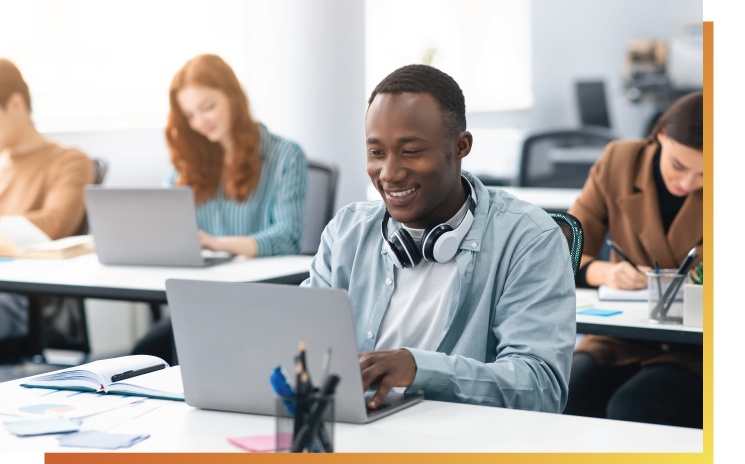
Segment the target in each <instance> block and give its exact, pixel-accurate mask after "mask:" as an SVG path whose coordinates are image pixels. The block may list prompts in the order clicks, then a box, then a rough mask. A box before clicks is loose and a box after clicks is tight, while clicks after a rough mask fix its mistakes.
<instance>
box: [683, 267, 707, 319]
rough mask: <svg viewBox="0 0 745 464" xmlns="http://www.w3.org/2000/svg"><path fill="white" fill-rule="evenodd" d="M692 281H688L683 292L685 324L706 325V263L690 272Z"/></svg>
mask: <svg viewBox="0 0 745 464" xmlns="http://www.w3.org/2000/svg"><path fill="white" fill-rule="evenodd" d="M690 278H691V283H686V285H685V290H684V293H683V324H684V325H690V326H693V327H703V326H704V263H701V264H699V265H698V266H697V267H696V269H694V270H692V271H691V273H690Z"/></svg>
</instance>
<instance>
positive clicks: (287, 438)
mask: <svg viewBox="0 0 745 464" xmlns="http://www.w3.org/2000/svg"><path fill="white" fill-rule="evenodd" d="M288 403H293V404H294V408H288ZM290 409H294V410H295V411H307V413H306V414H305V417H304V419H303V424H302V425H303V426H304V428H302V429H301V431H300V432H301V433H303V436H304V437H305V438H304V439H301V440H300V441H299V442H298V443H300V444H301V446H302V448H300V450H297V451H296V452H303V453H333V451H334V395H327V396H323V395H321V394H320V393H318V392H315V393H311V394H309V395H307V396H306V397H305V398H298V397H293V398H277V401H276V419H277V452H279V453H281V452H289V451H292V445H293V442H295V441H296V439H297V434H298V431H297V430H296V422H295V416H294V415H292V414H290V412H289V411H290ZM311 411H318V413H317V414H316V415H315V417H314V415H313V414H311Z"/></svg>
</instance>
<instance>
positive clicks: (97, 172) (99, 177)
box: [78, 158, 109, 235]
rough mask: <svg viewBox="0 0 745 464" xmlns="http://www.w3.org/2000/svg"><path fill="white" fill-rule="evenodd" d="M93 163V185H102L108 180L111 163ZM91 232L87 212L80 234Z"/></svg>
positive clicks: (97, 159)
mask: <svg viewBox="0 0 745 464" xmlns="http://www.w3.org/2000/svg"><path fill="white" fill-rule="evenodd" d="M91 162H92V163H93V185H101V184H103V181H104V180H105V179H106V172H107V171H108V170H109V163H108V161H106V160H104V159H101V158H93V159H91ZM89 232H90V230H89V229H88V212H87V211H86V214H85V217H83V223H82V224H81V225H80V229H79V230H78V233H79V234H81V235H85V234H87V233H89Z"/></svg>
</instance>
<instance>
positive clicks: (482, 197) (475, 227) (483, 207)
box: [377, 171, 489, 255]
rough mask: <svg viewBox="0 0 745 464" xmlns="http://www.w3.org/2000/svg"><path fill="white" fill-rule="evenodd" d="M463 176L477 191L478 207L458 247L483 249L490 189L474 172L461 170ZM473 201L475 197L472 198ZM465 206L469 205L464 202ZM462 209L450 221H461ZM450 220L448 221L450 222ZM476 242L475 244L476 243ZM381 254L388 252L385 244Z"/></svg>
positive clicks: (383, 210) (461, 248)
mask: <svg viewBox="0 0 745 464" xmlns="http://www.w3.org/2000/svg"><path fill="white" fill-rule="evenodd" d="M461 173H462V174H463V176H465V178H466V179H468V182H470V183H471V185H473V189H474V191H475V193H476V199H477V203H476V208H475V209H474V215H473V224H472V225H471V228H470V229H469V230H468V233H467V234H466V236H465V237H464V238H463V240H462V241H461V242H460V246H459V247H458V249H460V250H470V251H474V252H478V251H481V239H482V238H483V236H484V225H485V224H486V216H487V214H488V213H489V190H488V189H487V188H486V187H485V186H484V184H482V183H481V181H480V180H479V179H478V178H476V176H474V175H473V174H471V173H470V172H468V171H461ZM471 201H473V199H472V200H471ZM380 203H381V207H382V208H381V212H382V214H385V203H383V201H382V200H381V201H380ZM463 206H464V207H467V206H466V204H465V203H464V205H463ZM461 210H462V211H463V212H464V215H465V209H463V208H461ZM460 213H461V211H458V213H456V215H455V216H454V217H453V218H451V219H450V221H453V220H455V219H458V220H457V222H456V224H457V223H460V219H462V217H461V218H459V216H460ZM390 221H391V223H392V224H393V229H395V228H398V227H402V225H401V224H399V223H398V222H396V220H395V219H393V218H391V219H390ZM450 221H448V223H450ZM377 224H378V230H380V222H378V223H377ZM393 229H392V228H390V227H389V228H388V231H391V230H393ZM474 244H475V245H474ZM380 254H381V255H384V254H388V250H387V249H386V247H385V244H383V245H382V247H381V250H380Z"/></svg>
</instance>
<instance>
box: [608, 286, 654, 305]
mask: <svg viewBox="0 0 745 464" xmlns="http://www.w3.org/2000/svg"><path fill="white" fill-rule="evenodd" d="M598 299H599V300H601V301H647V300H649V290H647V289H646V288H644V289H642V290H616V289H615V288H610V287H608V286H607V285H601V286H600V287H599V288H598Z"/></svg>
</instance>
